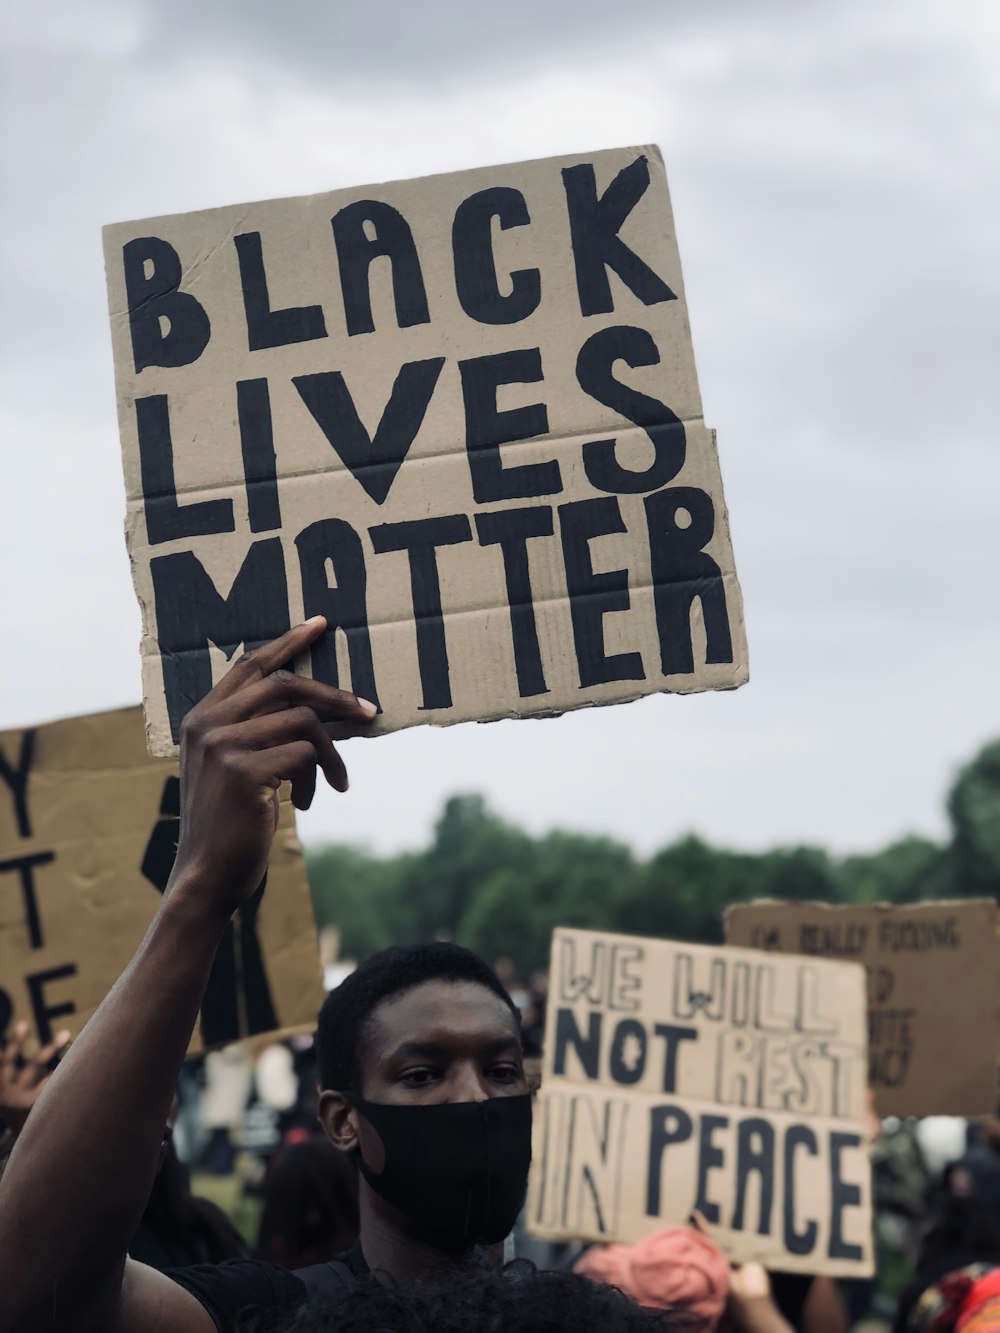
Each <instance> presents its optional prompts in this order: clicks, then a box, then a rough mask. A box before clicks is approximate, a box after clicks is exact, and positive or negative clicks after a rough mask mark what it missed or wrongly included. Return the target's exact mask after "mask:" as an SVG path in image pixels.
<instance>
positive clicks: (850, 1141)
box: [829, 1130, 867, 1259]
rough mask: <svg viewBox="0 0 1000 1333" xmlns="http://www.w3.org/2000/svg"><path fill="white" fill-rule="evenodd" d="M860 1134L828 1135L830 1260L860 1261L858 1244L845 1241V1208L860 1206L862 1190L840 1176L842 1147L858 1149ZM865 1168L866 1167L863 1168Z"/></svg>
mask: <svg viewBox="0 0 1000 1333" xmlns="http://www.w3.org/2000/svg"><path fill="white" fill-rule="evenodd" d="M860 1147H861V1136H860V1134H844V1133H840V1132H838V1131H836V1130H835V1131H832V1132H831V1134H830V1246H829V1255H830V1258H831V1259H860V1258H861V1257H862V1249H861V1246H860V1245H851V1244H848V1242H847V1241H845V1240H844V1209H845V1208H857V1207H858V1206H859V1205H860V1203H861V1190H860V1188H859V1186H857V1185H850V1184H848V1183H847V1181H845V1180H844V1178H843V1176H842V1174H841V1160H840V1157H841V1153H842V1152H843V1151H844V1149H845V1148H860ZM866 1169H867V1168H866Z"/></svg>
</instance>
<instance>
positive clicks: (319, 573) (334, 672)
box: [295, 518, 379, 708]
mask: <svg viewBox="0 0 1000 1333" xmlns="http://www.w3.org/2000/svg"><path fill="white" fill-rule="evenodd" d="M295 546H296V549H297V550H298V553H299V570H300V573H301V577H302V600H303V604H304V610H305V614H306V616H307V617H308V616H326V622H327V632H326V633H325V634H324V635H323V637H322V638H320V639H318V640H317V641H316V643H314V644H313V646H312V673H313V679H314V680H319V681H322V682H323V684H324V685H334V686H337V687H339V686H340V672H339V668H338V666H337V641H336V634H337V631H338V630H342V631H343V633H344V637H345V639H346V641H347V657H348V661H349V663H350V668H351V689H352V690H353V691H354V693H355V694H359V695H361V697H362V698H363V699H368V700H369V701H370V702H371V703H373V704H374V705H375V706H376V708H377V707H378V706H379V702H378V690H377V689H376V686H375V667H374V664H373V662H372V644H371V636H370V634H369V631H368V597H367V577H368V576H367V573H366V570H365V553H364V550H363V549H362V546H361V538H360V537H359V536H358V534H357V533H356V532H355V531H354V529H353V528H352V527H351V525H350V524H349V523H347V522H345V520H344V519H341V518H323V519H320V520H319V521H318V522H317V523H310V524H309V526H308V527H307V528H303V530H302V531H301V532H300V533H299V535H298V536H297V537H296V538H295ZM331 575H332V577H331Z"/></svg>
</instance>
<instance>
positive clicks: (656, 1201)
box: [646, 1106, 694, 1217]
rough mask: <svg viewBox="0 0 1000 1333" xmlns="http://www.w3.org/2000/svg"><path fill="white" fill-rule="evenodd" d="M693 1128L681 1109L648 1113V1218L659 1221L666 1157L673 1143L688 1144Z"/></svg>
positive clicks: (656, 1108) (666, 1108)
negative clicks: (664, 1156)
mask: <svg viewBox="0 0 1000 1333" xmlns="http://www.w3.org/2000/svg"><path fill="white" fill-rule="evenodd" d="M693 1130H694V1125H693V1122H692V1120H691V1117H690V1116H689V1115H688V1113H687V1111H685V1110H684V1109H683V1107H680V1106H653V1107H651V1108H650V1112H649V1167H648V1172H647V1176H646V1214H647V1216H649V1217H659V1215H660V1197H661V1191H662V1185H663V1155H664V1153H665V1152H666V1151H667V1149H668V1148H669V1147H670V1145H671V1144H672V1143H686V1142H687V1140H688V1139H689V1138H690V1137H691V1134H692V1132H693Z"/></svg>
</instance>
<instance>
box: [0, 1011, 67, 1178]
mask: <svg viewBox="0 0 1000 1333" xmlns="http://www.w3.org/2000/svg"><path fill="white" fill-rule="evenodd" d="M30 1030H31V1029H30V1027H29V1025H28V1024H27V1023H26V1022H24V1021H23V1020H22V1021H20V1022H18V1023H15V1024H14V1027H13V1028H12V1030H11V1032H10V1033H9V1035H6V1036H3V1037H0V1041H2V1043H3V1044H2V1045H0V1177H2V1176H3V1172H4V1168H5V1167H6V1165H7V1159H8V1158H9V1156H10V1154H11V1152H12V1150H13V1147H14V1144H15V1143H16V1142H17V1139H18V1136H19V1135H20V1133H21V1131H22V1130H23V1129H24V1126H25V1124H26V1123H27V1120H28V1115H29V1112H30V1111H31V1108H32V1107H33V1106H34V1104H35V1102H36V1101H37V1100H38V1096H39V1093H40V1092H41V1091H42V1088H43V1087H44V1086H45V1083H46V1081H47V1079H48V1077H49V1072H50V1069H51V1067H52V1065H53V1064H54V1063H55V1062H56V1061H57V1060H59V1059H60V1057H61V1056H62V1055H64V1054H65V1052H66V1050H67V1049H68V1047H69V1033H68V1032H58V1033H57V1034H56V1036H55V1038H54V1040H53V1041H50V1042H49V1043H48V1045H46V1046H42V1047H41V1048H40V1049H39V1050H38V1051H36V1052H35V1054H34V1055H33V1056H26V1055H25V1054H24V1046H25V1042H26V1041H27V1040H28V1033H29V1032H30Z"/></svg>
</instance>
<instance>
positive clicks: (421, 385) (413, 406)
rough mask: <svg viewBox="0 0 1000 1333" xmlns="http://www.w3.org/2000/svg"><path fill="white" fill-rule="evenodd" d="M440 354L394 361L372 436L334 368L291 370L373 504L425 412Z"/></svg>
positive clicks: (393, 474) (382, 496) (385, 488)
mask: <svg viewBox="0 0 1000 1333" xmlns="http://www.w3.org/2000/svg"><path fill="white" fill-rule="evenodd" d="M443 365H444V357H441V356H435V357H431V358H430V359H429V360H427V361H408V362H407V363H406V364H405V365H404V366H402V367H400V371H399V374H398V375H397V376H396V382H395V383H394V384H393V386H392V393H391V394H390V396H389V401H388V403H387V404H386V408H385V411H384V412H383V413H382V419H381V421H379V423H378V426H377V427H376V430H375V434H374V436H372V435H369V433H368V429H367V427H366V426H365V425H364V424H363V422H362V421H361V418H360V417H359V416H358V410H357V408H356V407H355V406H354V399H353V398H352V397H351V391H350V389H348V387H347V384H346V383H345V382H344V377H343V375H342V374H341V373H340V371H339V370H327V371H321V372H320V374H318V375H295V376H293V377H292V383H293V384H294V385H295V387H296V389H298V391H299V394H300V395H301V398H302V401H303V402H304V403H305V405H306V407H308V409H309V411H310V412H311V413H312V415H313V418H314V419H315V421H316V424H317V425H318V426H319V428H320V430H321V431H322V432H323V434H324V435H325V436H326V438H327V440H328V441H329V442H330V444H331V445H332V446H333V448H334V449H335V450H336V451H337V453H338V454H339V455H340V457H341V459H342V461H343V463H344V465H345V466H346V467H348V468H349V469H350V471H351V472H352V473H353V475H354V476H355V477H356V478H357V480H358V481H359V482H360V483H361V485H362V486H363V487H364V489H365V491H366V492H367V494H368V495H370V496H371V498H372V499H373V500H374V501H375V503H376V504H382V503H384V501H385V498H386V496H387V495H388V494H389V488H390V487H391V486H392V483H393V482H394V481H395V479H396V473H397V472H398V471H399V469H400V468H401V467H402V464H403V459H404V458H405V457H406V454H407V451H408V450H409V448H410V445H411V444H412V443H413V441H414V439H415V438H416V434H417V431H418V430H419V429H420V427H421V425H422V424H423V420H424V417H425V415H426V414H427V405H428V403H429V402H430V401H431V395H432V394H433V392H434V387H435V385H436V384H437V382H438V376H439V375H440V374H441V367H442V366H443Z"/></svg>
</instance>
